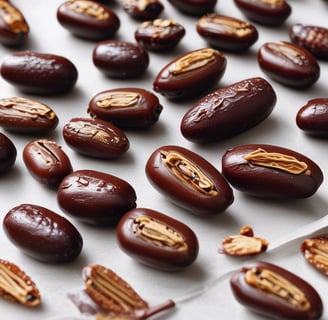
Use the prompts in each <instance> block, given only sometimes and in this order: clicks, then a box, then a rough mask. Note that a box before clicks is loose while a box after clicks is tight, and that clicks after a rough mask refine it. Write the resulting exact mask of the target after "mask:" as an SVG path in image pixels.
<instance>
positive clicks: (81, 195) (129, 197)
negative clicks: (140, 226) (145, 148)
mask: <svg viewBox="0 0 328 320" xmlns="http://www.w3.org/2000/svg"><path fill="white" fill-rule="evenodd" d="M57 200H58V204H59V206H60V208H61V209H62V210H63V211H64V212H65V213H67V214H69V215H70V216H72V217H74V218H76V219H78V220H81V221H83V222H87V223H90V224H95V225H116V224H117V223H118V221H119V220H120V218H121V217H122V216H123V215H124V214H125V213H126V212H127V211H129V210H131V209H133V208H135V207H136V193H135V190H134V189H133V187H132V186H131V185H130V184H129V183H128V182H126V181H125V180H123V179H120V178H118V177H116V176H113V175H110V174H107V173H103V172H100V171H94V170H78V171H74V172H72V173H71V174H69V175H67V176H66V177H65V178H64V179H63V180H62V182H61V184H60V185H59V187H58V191H57Z"/></svg>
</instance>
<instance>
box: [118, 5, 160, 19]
mask: <svg viewBox="0 0 328 320" xmlns="http://www.w3.org/2000/svg"><path fill="white" fill-rule="evenodd" d="M122 6H123V10H124V11H125V12H126V13H127V14H129V15H130V16H131V17H132V18H134V19H136V20H140V21H145V20H154V19H156V18H158V17H159V15H160V14H161V13H162V12H163V10H164V5H163V4H162V2H161V1H159V0H123V1H122Z"/></svg>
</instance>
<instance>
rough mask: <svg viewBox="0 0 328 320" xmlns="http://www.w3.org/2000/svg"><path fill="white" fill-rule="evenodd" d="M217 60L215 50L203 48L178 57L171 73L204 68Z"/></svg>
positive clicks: (176, 73)
mask: <svg viewBox="0 0 328 320" xmlns="http://www.w3.org/2000/svg"><path fill="white" fill-rule="evenodd" d="M214 60H215V50H213V49H202V50H198V51H195V52H192V53H190V54H187V55H186V56H184V57H182V58H181V59H178V60H177V61H176V62H175V63H174V64H173V66H172V67H171V68H170V70H169V71H170V73H171V74H173V75H179V74H183V73H186V72H190V71H193V70H196V69H199V68H202V67H204V66H206V65H207V64H209V63H210V62H212V61H214Z"/></svg>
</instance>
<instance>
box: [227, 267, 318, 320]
mask: <svg viewBox="0 0 328 320" xmlns="http://www.w3.org/2000/svg"><path fill="white" fill-rule="evenodd" d="M230 286H231V289H232V292H233V294H234V296H235V298H236V300H237V301H238V302H239V303H240V304H242V305H243V306H245V307H246V308H249V309H250V310H252V311H254V312H256V313H259V314H261V315H263V316H265V317H269V318H273V319H295V320H296V319H297V320H299V319H304V320H314V319H319V318H320V317H321V315H322V313H323V303H322V300H321V297H320V296H319V294H318V292H317V291H316V290H315V288H314V287H312V285H310V284H309V283H308V282H306V281H305V280H303V279H302V278H300V277H299V276H297V275H296V274H294V273H292V272H290V271H288V270H286V269H284V268H282V267H280V266H278V265H275V264H272V263H268V262H264V261H254V262H249V263H247V264H245V265H244V266H243V268H242V269H241V270H240V271H239V272H238V273H236V274H235V275H234V276H233V277H232V278H231V279H230Z"/></svg>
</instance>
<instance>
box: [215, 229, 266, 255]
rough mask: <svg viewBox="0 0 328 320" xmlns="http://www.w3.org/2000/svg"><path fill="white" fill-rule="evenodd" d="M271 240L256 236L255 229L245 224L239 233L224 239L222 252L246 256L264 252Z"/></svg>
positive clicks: (220, 250)
mask: <svg viewBox="0 0 328 320" xmlns="http://www.w3.org/2000/svg"><path fill="white" fill-rule="evenodd" d="M268 245H269V242H268V241H267V240H265V239H263V238H259V237H255V236H254V232H253V229H252V228H251V227H249V226H243V227H241V229H240V232H239V234H238V235H232V236H228V237H225V238H224V239H223V241H222V248H221V249H219V252H220V253H225V254H228V255H231V256H246V255H254V254H258V253H261V252H264V251H265V250H266V249H267V248H268Z"/></svg>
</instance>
